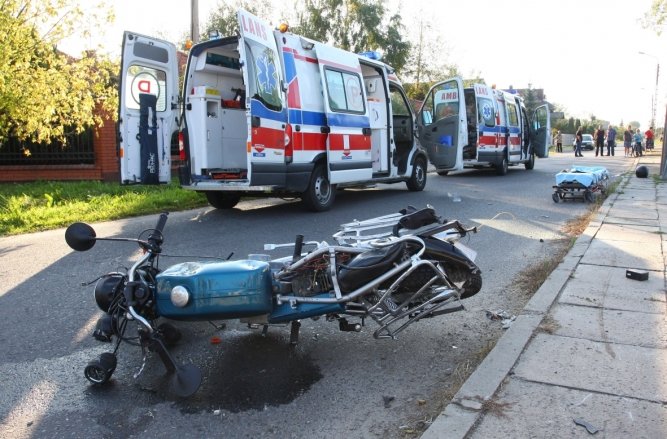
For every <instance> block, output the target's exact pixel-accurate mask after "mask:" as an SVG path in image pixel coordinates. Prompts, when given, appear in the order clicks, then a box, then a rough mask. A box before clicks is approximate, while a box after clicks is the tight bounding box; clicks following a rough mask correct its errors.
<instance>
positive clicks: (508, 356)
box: [422, 149, 667, 439]
mask: <svg viewBox="0 0 667 439" xmlns="http://www.w3.org/2000/svg"><path fill="white" fill-rule="evenodd" d="M660 153H661V150H660V149H656V151H654V152H652V153H651V154H650V155H645V156H644V157H640V158H638V159H635V160H636V163H637V164H641V165H646V166H647V167H648V168H649V177H648V178H637V177H636V176H635V175H634V167H632V170H633V173H632V175H629V176H625V177H622V181H621V183H620V185H619V187H618V189H617V191H616V193H615V194H612V195H611V196H610V197H609V198H608V199H607V200H606V201H605V202H604V204H603V205H602V207H601V209H600V211H599V212H598V214H597V217H596V218H594V219H593V221H592V222H591V223H590V225H589V226H588V228H587V229H586V231H585V232H584V233H583V234H582V235H581V236H580V237H579V238H578V239H577V241H576V243H575V245H574V246H573V248H572V249H571V250H570V252H569V253H568V254H567V256H566V257H565V258H564V260H563V262H562V263H561V264H560V265H559V266H558V268H557V269H556V270H555V271H554V272H553V273H552V274H551V275H550V276H549V278H548V279H547V281H546V282H545V283H544V284H543V285H542V287H541V288H540V289H539V290H538V291H537V292H536V293H535V295H534V296H533V298H532V299H531V300H530V302H529V303H528V304H527V305H526V307H525V309H524V310H523V312H522V313H521V315H519V316H518V317H517V319H516V321H515V322H514V323H513V325H512V327H511V328H509V329H508V330H507V332H506V333H505V334H504V335H503V336H502V337H501V338H500V340H499V341H498V343H497V344H496V346H495V347H494V349H493V350H492V351H491V352H490V353H489V355H488V356H487V357H486V358H485V359H484V361H483V362H482V363H481V364H480V366H479V367H478V368H477V370H476V371H475V372H474V373H473V374H472V375H471V376H470V378H469V379H468V380H467V381H466V382H465V383H464V385H463V386H462V387H461V389H460V390H459V392H458V393H457V394H456V395H455V396H454V399H453V400H452V402H451V403H450V404H449V405H448V406H447V407H446V408H445V410H444V411H443V412H442V414H441V415H440V416H439V417H438V418H437V419H436V420H435V421H434V422H433V424H432V425H431V426H430V427H429V429H428V430H427V431H426V432H425V433H424V434H423V435H422V438H423V439H434V438H447V439H449V438H512V439H514V438H564V437H567V438H584V437H589V436H590V435H591V434H595V437H598V438H667V318H666V316H667V308H666V296H665V250H664V249H666V248H667V235H666V234H665V233H667V182H665V183H656V181H655V180H654V179H653V177H654V176H658V175H659V174H660V172H659V171H660ZM628 268H630V269H637V270H643V271H648V280H646V281H638V280H632V279H628V278H626V270H627V269H628Z"/></svg>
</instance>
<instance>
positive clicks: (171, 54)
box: [119, 10, 428, 211]
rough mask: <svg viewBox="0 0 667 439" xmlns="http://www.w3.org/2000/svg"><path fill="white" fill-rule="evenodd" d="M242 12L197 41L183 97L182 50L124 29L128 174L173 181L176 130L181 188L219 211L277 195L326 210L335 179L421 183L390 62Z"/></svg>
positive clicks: (411, 127)
mask: <svg viewBox="0 0 667 439" xmlns="http://www.w3.org/2000/svg"><path fill="white" fill-rule="evenodd" d="M238 19H239V28H240V34H239V35H238V36H233V37H227V38H220V39H214V40H209V41H206V42H203V43H200V44H197V45H195V46H193V47H192V48H191V49H190V52H189V54H188V61H187V66H186V69H185V77H184V80H183V88H182V95H181V96H180V98H179V95H178V75H177V73H178V65H177V64H176V59H177V56H176V50H175V47H174V46H173V45H171V44H170V43H168V42H164V41H160V40H156V39H153V38H149V37H145V36H142V35H137V34H134V33H130V32H126V33H125V36H124V41H123V45H124V50H123V72H124V74H123V77H122V82H123V83H122V84H121V88H120V91H121V96H120V100H121V109H120V113H121V114H120V132H121V135H120V137H121V139H120V140H119V148H120V152H121V180H122V182H124V183H141V184H146V183H149V184H150V183H159V182H168V181H169V180H170V178H171V176H170V170H171V163H170V154H169V142H170V139H171V134H172V133H173V132H174V131H175V130H177V129H178V128H180V130H181V133H180V140H181V157H180V162H181V163H180V166H179V180H180V183H181V186H182V187H183V188H185V189H190V190H195V191H200V192H204V193H205V194H206V197H207V199H208V201H209V203H210V204H211V205H212V206H214V207H217V208H221V209H225V208H231V207H233V206H235V205H236V204H237V203H238V201H239V199H240V198H241V196H247V195H254V196H267V195H270V194H273V195H278V196H282V195H289V196H294V195H296V196H298V197H301V198H302V199H303V201H304V202H305V203H306V205H307V206H308V207H309V208H310V209H311V210H316V211H318V210H326V209H328V208H329V207H330V206H331V205H332V203H333V200H334V198H335V193H336V188H337V187H347V186H364V185H367V184H369V183H378V182H382V183H395V182H405V183H406V184H407V187H408V189H409V190H413V191H420V190H422V189H423V188H424V186H425V184H426V166H427V163H428V157H427V155H426V152H425V150H424V149H423V148H422V147H421V146H420V144H419V143H418V142H417V141H416V140H415V135H414V133H415V124H414V113H413V112H412V109H411V107H410V105H409V103H408V99H407V97H406V94H405V92H404V90H403V89H402V87H401V85H400V83H399V81H398V78H397V77H396V75H395V74H394V73H393V70H391V69H390V68H389V67H388V66H387V65H385V64H384V63H382V62H380V61H377V60H373V59H370V58H369V57H366V56H361V55H358V54H354V53H351V52H347V51H344V50H341V49H337V48H335V47H332V46H328V45H325V44H322V43H318V42H316V41H312V40H308V39H306V38H303V37H300V36H298V35H295V34H292V33H289V32H285V31H284V29H283V30H282V31H281V30H273V29H271V28H270V27H269V26H268V25H267V24H266V23H263V22H262V21H261V20H259V19H258V18H257V17H254V16H252V15H251V14H249V13H247V12H246V11H243V10H241V11H239V14H238ZM174 78H176V79H174ZM179 104H180V105H179Z"/></svg>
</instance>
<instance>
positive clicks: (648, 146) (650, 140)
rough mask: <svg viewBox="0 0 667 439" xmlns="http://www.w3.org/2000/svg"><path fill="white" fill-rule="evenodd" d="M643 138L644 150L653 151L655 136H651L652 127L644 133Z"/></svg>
mask: <svg viewBox="0 0 667 439" xmlns="http://www.w3.org/2000/svg"><path fill="white" fill-rule="evenodd" d="M644 137H646V150H647V151H650V150H653V141H654V140H655V136H654V135H653V127H651V128H649V129H648V130H647V131H646V132H645V133H644Z"/></svg>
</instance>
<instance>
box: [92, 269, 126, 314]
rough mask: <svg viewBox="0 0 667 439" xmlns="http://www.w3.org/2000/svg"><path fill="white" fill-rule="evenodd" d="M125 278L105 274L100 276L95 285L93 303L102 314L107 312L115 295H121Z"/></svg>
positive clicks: (118, 275)
mask: <svg viewBox="0 0 667 439" xmlns="http://www.w3.org/2000/svg"><path fill="white" fill-rule="evenodd" d="M124 280H125V277H124V276H122V275H120V274H107V275H104V276H102V277H101V278H100V279H99V280H98V281H97V283H96V284H95V302H96V303H97V306H98V307H99V308H100V309H101V310H102V311H104V312H109V307H110V306H111V303H112V302H113V300H114V298H115V297H116V295H117V294H122V293H123V285H124V282H123V281H124Z"/></svg>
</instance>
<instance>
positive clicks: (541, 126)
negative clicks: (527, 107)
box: [530, 104, 551, 159]
mask: <svg viewBox="0 0 667 439" xmlns="http://www.w3.org/2000/svg"><path fill="white" fill-rule="evenodd" d="M532 123H533V127H532V128H533V129H532V133H531V134H532V138H531V139H530V140H531V143H532V145H533V151H535V155H536V156H538V157H539V158H541V159H543V158H547V157H549V145H550V144H551V142H550V140H551V113H550V111H549V105H548V104H545V105H541V106H539V107H537V108H536V109H535V111H534V112H533V120H532Z"/></svg>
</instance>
